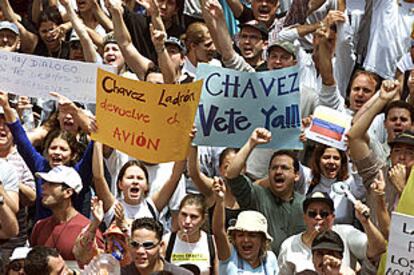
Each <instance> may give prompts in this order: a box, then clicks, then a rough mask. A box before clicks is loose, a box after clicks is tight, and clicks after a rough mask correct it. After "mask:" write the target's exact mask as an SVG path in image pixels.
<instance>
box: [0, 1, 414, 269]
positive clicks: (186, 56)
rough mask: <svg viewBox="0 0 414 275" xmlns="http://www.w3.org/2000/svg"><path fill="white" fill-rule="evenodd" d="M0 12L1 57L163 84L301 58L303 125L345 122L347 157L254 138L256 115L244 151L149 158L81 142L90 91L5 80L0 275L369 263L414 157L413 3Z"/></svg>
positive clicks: (110, 5) (16, 7)
mask: <svg viewBox="0 0 414 275" xmlns="http://www.w3.org/2000/svg"><path fill="white" fill-rule="evenodd" d="M0 11H1V12H0V50H1V51H8V52H14V53H24V54H32V55H38V56H43V57H50V58H57V59H66V60H73V61H78V62H90V63H96V64H106V65H109V66H113V67H114V68H115V71H116V73H117V74H118V75H120V76H123V77H126V78H130V79H134V80H136V81H147V82H152V83H156V84H181V83H190V82H192V81H194V80H195V79H196V77H197V76H196V71H197V66H198V64H200V63H208V64H210V65H211V66H217V67H223V68H230V69H233V70H238V71H245V72H260V71H269V70H275V71H276V70H280V69H283V68H288V67H291V66H295V65H296V66H297V67H298V71H299V77H300V84H299V91H300V112H301V116H302V124H303V125H302V126H303V129H305V128H307V127H309V125H310V124H311V123H312V119H313V116H312V115H313V113H314V111H315V109H316V108H317V107H318V106H326V107H329V108H332V109H335V110H337V111H339V112H342V113H344V114H347V115H349V116H352V118H353V120H352V127H351V129H350V130H349V132H348V133H347V134H346V136H347V150H346V151H343V150H341V149H338V148H335V147H332V146H328V145H324V144H320V143H317V142H315V141H311V140H307V139H306V135H305V134H302V135H300V136H298V137H297V138H298V140H299V139H300V140H301V142H303V143H304V149H303V150H301V151H294V150H273V149H261V148H256V147H257V146H259V145H262V144H266V143H269V142H270V141H271V139H272V134H271V132H270V131H269V129H265V128H260V127H259V128H256V129H254V131H253V132H252V133H251V135H250V137H249V138H248V140H246V141H242V142H245V143H244V145H243V146H242V147H241V148H231V147H229V148H221V147H212V146H196V145H194V144H191V145H190V148H188V152H189V153H188V156H187V158H186V159H184V160H179V161H175V162H169V163H148V162H145V161H142V160H137V159H134V158H133V157H131V156H129V155H128V154H126V153H125V152H120V151H118V150H117V149H116V148H111V147H110V146H108V145H106V144H102V143H100V142H99V141H93V140H92V139H91V138H90V134H91V133H92V132H95V131H99V122H98V125H97V122H96V119H95V116H94V112H95V109H96V106H95V104H94V103H93V102H92V103H91V102H77V101H72V100H71V99H70V98H68V97H70V96H68V95H62V94H59V93H56V91H45V92H50V95H51V96H50V97H49V98H35V97H31V91H30V87H28V90H27V94H26V95H18V96H16V95H15V94H14V93H13V92H14V91H5V90H4V89H3V88H2V87H1V83H0V217H1V218H0V274H8V275H10V274H26V275H32V274H36V275H39V274H82V272H84V273H85V274H104V273H99V272H104V271H103V270H104V269H105V270H106V272H109V273H111V272H113V274H125V275H127V274H183V275H186V274H202V275H206V274H226V275H232V274H262V275H270V274H281V275H288V274H302V275H304V274H319V275H339V274H342V275H351V274H363V275H369V274H377V271H378V269H379V265H380V259H381V256H382V255H383V254H384V253H385V252H386V249H387V241H388V239H389V234H390V223H391V218H390V217H391V212H392V211H394V210H395V209H396V207H397V205H398V203H399V199H400V197H401V194H402V193H403V191H404V188H405V186H406V184H407V180H408V177H409V175H410V173H411V167H412V165H413V164H414V128H413V126H414V125H413V123H414V107H413V104H414V1H413V0H365V1H362V0H359V1H356V0H242V1H241V0H137V1H135V0H103V1H99V0H13V1H10V0H0ZM137 85H138V84H137ZM270 100H271V99H270ZM188 119H189V120H192V119H193V118H188ZM188 134H189V136H190V138H191V139H193V138H194V137H195V135H197V133H196V130H195V129H193V130H192V131H191V132H190V133H188ZM184 138H187V137H183V139H184ZM343 190H346V191H347V192H350V193H351V194H352V195H353V196H354V197H355V198H356V201H355V202H353V201H350V200H349V199H348V197H347V195H346V194H344V192H343ZM341 191H342V192H341ZM108 263H109V264H108ZM111 268H112V269H111ZM117 269H118V271H111V272H110V271H108V270H117ZM105 274H106V273H105Z"/></svg>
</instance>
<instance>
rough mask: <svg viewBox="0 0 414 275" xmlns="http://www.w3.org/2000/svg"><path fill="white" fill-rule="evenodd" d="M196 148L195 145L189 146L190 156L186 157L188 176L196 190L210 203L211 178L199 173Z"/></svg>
mask: <svg viewBox="0 0 414 275" xmlns="http://www.w3.org/2000/svg"><path fill="white" fill-rule="evenodd" d="M197 148H198V147H197V146H196V145H194V146H191V148H190V154H189V156H188V174H189V176H190V178H191V180H192V181H193V182H194V184H195V185H196V187H197V189H198V190H199V191H200V192H201V193H202V194H203V195H204V196H205V197H206V199H207V201H208V202H210V201H211V200H210V198H211V197H212V196H213V183H214V181H213V179H212V178H209V177H207V176H206V175H205V174H204V173H203V172H201V170H200V161H199V159H198V149H197Z"/></svg>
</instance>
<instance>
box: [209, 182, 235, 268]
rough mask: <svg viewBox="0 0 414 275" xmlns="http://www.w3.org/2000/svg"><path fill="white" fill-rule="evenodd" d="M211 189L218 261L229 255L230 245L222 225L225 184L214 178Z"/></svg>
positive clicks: (225, 258)
mask: <svg viewBox="0 0 414 275" xmlns="http://www.w3.org/2000/svg"><path fill="white" fill-rule="evenodd" d="M213 190H214V195H215V198H216V204H215V206H214V212H213V224H212V229H213V235H214V240H215V241H216V246H217V256H218V258H219V260H220V261H225V260H227V259H228V258H230V256H231V245H230V241H229V239H228V237H227V233H226V229H225V226H224V220H225V212H224V192H226V185H225V184H224V182H223V180H222V179H220V178H218V177H215V178H214V183H213Z"/></svg>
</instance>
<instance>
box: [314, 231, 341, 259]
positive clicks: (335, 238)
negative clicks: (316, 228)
mask: <svg viewBox="0 0 414 275" xmlns="http://www.w3.org/2000/svg"><path fill="white" fill-rule="evenodd" d="M311 249H312V252H313V251H315V250H320V249H327V250H332V251H338V252H341V253H343V252H344V242H343V241H342V239H341V236H339V235H338V233H336V232H335V231H333V230H327V231H324V232H322V233H321V234H319V235H318V236H316V238H315V239H314V240H313V242H312V247H311Z"/></svg>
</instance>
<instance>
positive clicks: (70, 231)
mask: <svg viewBox="0 0 414 275" xmlns="http://www.w3.org/2000/svg"><path fill="white" fill-rule="evenodd" d="M36 176H37V177H39V178H41V179H43V181H44V182H43V184H42V190H43V197H42V204H43V205H44V206H45V207H47V208H49V209H50V210H51V211H52V216H50V217H48V218H44V219H41V220H39V221H38V222H37V223H36V224H35V226H34V228H33V232H32V235H31V238H30V244H31V245H32V246H36V245H44V246H47V247H52V248H56V249H57V250H58V251H59V252H60V253H61V255H62V258H63V259H64V260H69V261H74V260H75V255H74V254H73V247H74V245H75V241H76V238H77V237H78V235H79V233H80V232H81V231H82V229H83V228H84V227H86V226H87V225H88V224H89V223H90V221H89V220H88V219H87V218H86V217H85V216H83V215H82V214H80V213H79V212H78V211H76V209H75V208H74V207H73V205H72V196H76V195H77V194H79V192H80V191H81V190H82V179H81V178H80V176H79V174H78V173H77V172H76V170H75V169H73V168H71V167H67V166H63V165H59V166H56V167H54V168H53V169H52V170H50V171H49V172H47V173H36ZM97 238H98V243H99V246H101V247H102V236H101V235H99V234H98V235H97Z"/></svg>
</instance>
